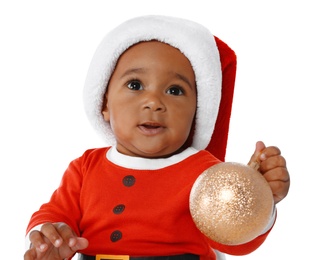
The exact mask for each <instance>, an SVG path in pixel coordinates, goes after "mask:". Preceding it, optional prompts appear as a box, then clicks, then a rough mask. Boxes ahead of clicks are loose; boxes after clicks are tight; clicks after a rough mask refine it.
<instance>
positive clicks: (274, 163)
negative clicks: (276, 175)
mask: <svg viewBox="0 0 309 260" xmlns="http://www.w3.org/2000/svg"><path fill="white" fill-rule="evenodd" d="M276 168H286V160H285V158H284V157H283V156H280V155H279V156H272V157H268V158H267V159H266V160H264V161H261V163H260V169H259V171H260V172H261V173H266V172H269V171H271V170H274V169H276Z"/></svg>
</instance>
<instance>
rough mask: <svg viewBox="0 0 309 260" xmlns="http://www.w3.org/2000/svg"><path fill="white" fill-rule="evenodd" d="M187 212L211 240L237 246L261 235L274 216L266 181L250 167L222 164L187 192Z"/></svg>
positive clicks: (202, 177) (211, 168)
mask: <svg viewBox="0 0 309 260" xmlns="http://www.w3.org/2000/svg"><path fill="white" fill-rule="evenodd" d="M189 202H190V212H191V215H192V218H193V221H194V223H195V224H196V226H197V228H198V229H199V230H200V231H201V232H202V233H203V234H204V235H205V236H207V237H209V238H210V239H212V240H214V241H216V242H218V243H221V244H225V245H238V244H243V243H246V242H249V241H251V240H252V239H254V238H255V237H257V236H259V235H260V234H262V232H263V230H264V229H265V227H266V226H267V224H268V223H269V221H270V218H271V216H272V213H273V207H274V202H273V196H272V191H271V189H270V187H269V184H268V183H267V181H266V180H265V178H264V177H263V176H262V175H261V173H259V172H258V171H256V170H255V169H253V168H252V167H250V166H247V165H244V164H240V163H233V162H223V163H219V164H216V165H214V166H212V167H210V168H209V169H207V170H206V171H204V172H203V173H202V174H201V175H200V176H199V177H198V178H197V180H196V181H195V183H194V185H193V187H192V189H191V193H190V201H189Z"/></svg>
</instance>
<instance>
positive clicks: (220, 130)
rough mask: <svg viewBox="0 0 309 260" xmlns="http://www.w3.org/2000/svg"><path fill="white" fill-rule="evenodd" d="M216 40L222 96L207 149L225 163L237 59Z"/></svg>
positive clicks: (227, 48)
mask: <svg viewBox="0 0 309 260" xmlns="http://www.w3.org/2000/svg"><path fill="white" fill-rule="evenodd" d="M215 40H216V43H217V46H218V49H219V53H220V61H221V70H222V89H221V93H222V94H221V101H220V107H219V113H218V117H217V121H216V124H215V129H214V131H213V134H212V137H211V140H210V143H209V144H208V146H207V148H206V149H207V150H208V151H209V152H211V153H212V154H213V155H215V156H216V157H217V158H218V159H220V160H221V161H224V160H225V154H226V146H227V140H228V132H229V125H230V117H231V111H232V103H233V96H234V86H235V78H236V67H237V58H236V54H235V52H234V51H233V50H232V49H231V48H230V47H229V46H228V45H227V44H226V43H224V42H223V41H221V40H220V39H219V38H218V37H215Z"/></svg>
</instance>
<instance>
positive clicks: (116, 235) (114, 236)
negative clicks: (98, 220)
mask: <svg viewBox="0 0 309 260" xmlns="http://www.w3.org/2000/svg"><path fill="white" fill-rule="evenodd" d="M110 238H111V241H112V242H117V241H118V240H120V239H121V238H122V233H121V232H120V231H119V230H116V231H114V232H113V233H112V234H111V237H110Z"/></svg>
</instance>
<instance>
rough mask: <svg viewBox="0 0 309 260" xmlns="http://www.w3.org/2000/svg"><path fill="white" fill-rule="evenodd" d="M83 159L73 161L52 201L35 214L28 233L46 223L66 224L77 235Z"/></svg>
mask: <svg viewBox="0 0 309 260" xmlns="http://www.w3.org/2000/svg"><path fill="white" fill-rule="evenodd" d="M81 160H82V157H81V158H78V159H76V160H74V161H72V162H71V163H70V165H69V167H68V168H67V170H66V171H65V173H64V175H63V177H62V180H61V183H60V186H59V187H58V189H56V190H55V191H54V193H53V194H52V196H51V198H50V201H49V202H48V203H45V204H43V205H42V206H41V207H40V209H39V210H38V211H37V212H35V213H34V214H33V215H32V217H31V219H30V222H29V224H28V227H27V233H28V232H29V231H30V230H31V229H32V228H33V227H35V226H37V225H39V224H43V223H46V222H52V223H54V222H65V223H66V224H68V225H69V226H70V227H71V228H72V229H73V230H74V231H75V232H76V234H77V235H79V231H78V230H79V228H78V223H79V220H80V218H81V211H80V203H79V202H80V190H81V184H82V178H83V177H82V171H81V166H80V165H81V163H80V162H81Z"/></svg>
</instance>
